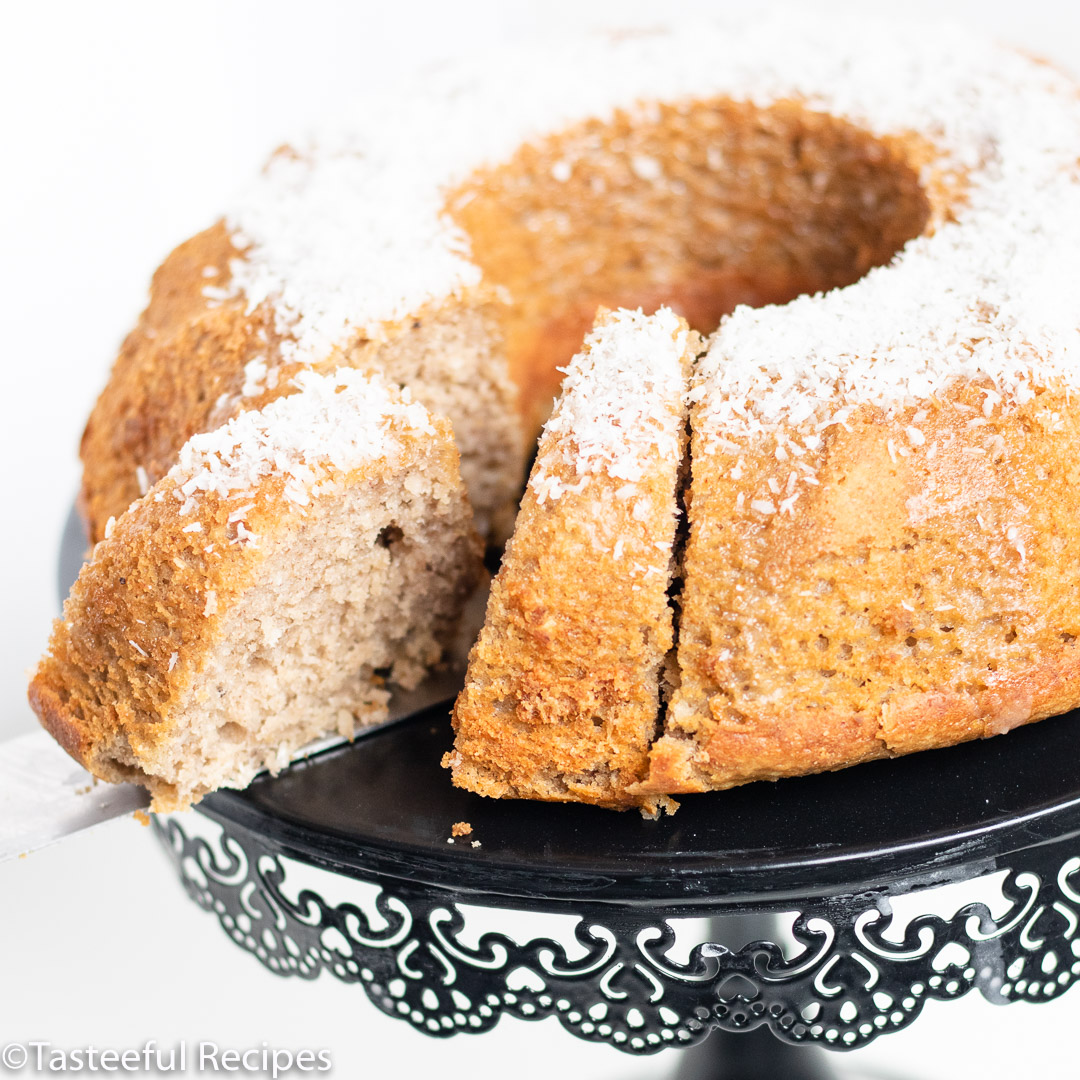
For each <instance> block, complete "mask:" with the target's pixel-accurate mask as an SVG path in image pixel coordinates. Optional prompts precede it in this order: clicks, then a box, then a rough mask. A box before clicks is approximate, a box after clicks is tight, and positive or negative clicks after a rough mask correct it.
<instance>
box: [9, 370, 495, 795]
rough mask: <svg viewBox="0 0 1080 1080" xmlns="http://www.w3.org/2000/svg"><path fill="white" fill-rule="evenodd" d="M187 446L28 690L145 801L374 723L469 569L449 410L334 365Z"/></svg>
mask: <svg viewBox="0 0 1080 1080" xmlns="http://www.w3.org/2000/svg"><path fill="white" fill-rule="evenodd" d="M297 383H298V386H297V389H298V390H299V392H298V393H296V394H293V395H291V396H289V397H285V398H282V399H279V400H277V401H274V402H272V403H271V404H269V405H268V406H267V407H266V408H265V409H263V410H262V411H261V412H247V413H245V414H243V415H242V416H239V417H237V418H235V419H233V420H231V421H230V422H229V423H227V424H226V425H225V426H224V427H222V428H219V429H218V430H217V431H214V432H211V433H209V434H206V435H200V436H197V437H195V438H194V439H192V440H190V441H189V442H188V443H187V444H186V445H185V446H184V448H183V450H182V451H181V454H180V460H179V461H178V462H177V464H176V465H174V466H173V468H172V469H171V470H170V471H169V472H168V473H167V474H166V475H165V477H163V478H162V479H161V480H159V481H158V482H157V483H156V484H155V485H154V486H153V487H152V488H151V489H150V490H149V491H148V492H147V493H146V495H144V496H143V497H142V498H141V499H139V500H138V501H137V502H136V503H135V504H134V505H133V506H131V508H130V509H128V510H127V511H126V512H125V513H124V514H122V515H121V516H120V517H119V518H118V519H116V521H115V522H114V523H111V524H110V525H109V526H108V527H107V528H106V530H105V531H106V537H105V539H103V540H102V541H101V542H100V543H99V544H98V545H97V546H96V547H95V549H94V552H93V556H92V558H91V559H90V561H89V562H88V563H87V564H86V565H85V567H84V568H83V570H82V573H81V574H80V575H79V579H78V581H77V582H76V584H75V586H74V588H73V589H72V592H71V596H70V597H69V599H68V601H67V603H66V604H65V605H64V613H63V616H62V617H61V618H59V619H57V620H56V623H55V626H54V628H53V634H52V640H51V642H50V645H49V652H48V654H47V655H46V656H45V658H44V659H43V660H42V662H41V664H40V665H39V667H38V669H37V672H36V673H35V675H34V678H33V682H32V683H31V685H30V699H31V702H32V704H33V705H34V708H35V710H36V711H37V713H38V715H39V716H40V717H41V720H42V722H43V723H44V725H45V726H46V727H47V728H48V729H49V731H51V732H52V733H53V735H54V736H55V737H56V738H57V740H58V741H59V742H60V743H61V745H62V746H63V747H64V748H65V749H66V750H67V751H68V752H69V753H70V754H71V755H72V756H73V757H75V758H76V759H78V760H79V761H80V762H81V763H82V764H83V765H85V766H86V767H87V768H88V769H90V770H91V771H92V772H93V773H94V774H95V775H97V776H100V777H103V778H104V779H106V780H133V781H137V782H139V783H142V784H144V785H146V786H147V787H148V788H149V789H150V791H151V793H152V795H153V804H152V805H153V808H154V809H155V810H170V809H176V808H177V807H182V806H186V805H188V804H190V803H191V802H192V801H196V800H198V799H199V798H200V797H201V796H202V795H203V794H205V793H206V792H208V791H211V790H213V789H214V788H217V787H222V786H230V787H242V786H244V785H246V784H247V783H248V782H249V781H250V780H251V778H252V777H253V776H254V775H255V773H256V772H257V771H259V770H260V769H263V768H270V769H271V770H272V771H277V770H278V769H279V768H281V767H282V766H283V765H285V764H287V763H288V761H289V758H290V755H291V754H292V753H293V752H294V751H296V750H297V749H299V748H300V747H302V746H304V745H305V744H306V743H309V742H311V741H312V740H314V739H316V738H318V737H319V736H322V735H325V734H328V733H333V732H337V733H340V734H341V735H345V736H351V735H352V733H353V730H354V728H355V727H357V726H360V725H364V724H371V723H376V722H378V721H381V720H383V719H384V718H385V717H386V705H387V700H388V698H389V693H388V688H389V686H390V685H391V684H393V685H397V686H403V687H406V688H408V687H413V686H415V685H416V684H417V683H418V682H419V681H420V679H421V678H422V677H423V675H424V674H425V672H426V671H428V670H429V669H430V668H431V667H432V666H433V665H434V664H435V663H436V662H437V661H438V660H439V659H440V657H441V655H442V652H443V648H444V646H445V645H446V644H447V643H448V642H449V639H450V637H451V635H452V633H453V631H454V629H455V626H456V623H457V620H458V618H459V616H460V613H461V608H462V603H463V601H464V599H465V597H466V596H467V595H468V593H469V592H470V591H471V590H472V589H473V587H474V586H475V584H476V583H477V581H478V579H479V577H480V575H481V573H482V570H483V567H482V561H481V554H482V545H481V543H480V540H479V538H478V537H477V535H476V533H475V532H474V530H473V527H472V515H471V511H470V509H469V505H468V502H467V499H466V497H465V493H464V489H463V487H462V483H461V477H460V473H459V470H458V453H457V449H456V448H455V446H454V443H453V439H452V437H451V433H450V427H449V424H447V422H446V421H445V420H439V419H436V418H433V417H432V416H431V414H430V413H429V412H428V411H427V410H426V409H425V408H424V407H423V406H422V405H420V404H418V403H417V402H415V401H412V400H411V398H410V395H409V393H408V391H398V390H396V389H394V388H388V387H386V386H384V385H382V384H381V383H379V382H376V381H372V380H370V379H368V378H366V377H365V376H363V375H361V374H360V373H359V372H356V371H352V370H349V369H345V370H343V371H341V372H339V373H338V374H337V375H336V376H334V377H332V378H330V377H325V376H319V375H316V374H314V373H313V372H302V373H300V374H299V375H298V376H297Z"/></svg>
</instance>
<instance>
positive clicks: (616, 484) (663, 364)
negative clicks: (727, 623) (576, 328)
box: [446, 308, 700, 805]
mask: <svg viewBox="0 0 1080 1080" xmlns="http://www.w3.org/2000/svg"><path fill="white" fill-rule="evenodd" d="M699 341H700V339H698V337H697V335H696V334H693V333H691V332H690V331H689V329H688V328H687V325H686V323H685V322H684V321H683V320H682V319H680V318H678V317H677V316H676V315H674V314H673V313H672V312H671V311H670V310H669V309H667V308H661V310H660V311H659V312H658V313H657V314H656V315H654V316H652V317H651V318H650V317H647V316H644V315H642V314H641V312H640V311H638V312H630V311H620V312H616V313H602V314H601V315H600V317H599V319H598V321H597V326H596V328H595V329H594V331H593V332H592V334H590V335H589V337H588V338H587V339H586V341H585V347H584V351H583V352H581V353H580V354H579V355H577V356H575V357H574V359H573V361H572V362H571V363H570V365H569V367H568V368H567V372H566V380H565V382H564V383H563V390H562V396H561V397H560V398H559V402H558V404H557V405H556V407H555V412H554V413H553V414H552V417H551V419H550V420H549V421H548V423H547V425H546V427H545V428H544V434H543V436H542V438H541V439H540V447H539V450H538V452H537V455H536V461H535V463H534V465H533V469H532V475H531V477H530V479H529V484H528V487H527V489H526V492H525V498H524V500H523V501H522V504H521V511H520V513H519V514H518V518H517V524H516V526H515V529H514V536H513V539H512V540H511V541H510V543H509V544H508V545H507V548H506V552H505V554H504V555H503V560H502V566H501V567H500V569H499V573H498V575H497V576H496V578H495V581H494V583H493V585H492V588H491V595H490V597H489V599H488V610H487V621H486V623H485V625H484V629H483V632H482V633H481V635H480V639H479V641H478V642H477V643H476V645H475V646H474V647H473V650H472V653H471V655H470V657H469V672H468V680H467V683H466V687H465V690H464V691H463V692H462V694H461V696H460V697H459V698H458V701H457V705H456V706H455V709H454V728H455V730H456V732H457V739H456V744H455V746H456V749H455V751H454V752H453V753H452V754H450V755H448V756H447V759H446V763H447V764H449V765H451V766H452V768H453V775H454V779H455V782H456V783H458V784H459V785H461V786H463V787H468V788H470V789H472V790H473V791H478V792H480V793H482V794H484V795H493V796H496V797H498V796H514V797H519V798H537V799H560V800H561V799H574V800H578V801H581V802H597V803H602V804H606V805H612V804H618V803H619V802H620V801H622V802H628V803H631V804H632V803H635V802H639V801H640V800H639V799H636V798H631V797H629V796H627V794H626V792H627V788H628V787H630V786H631V785H632V784H634V783H637V782H640V781H642V780H644V779H645V777H646V774H647V771H648V752H649V746H650V745H651V744H652V742H653V739H654V738H655V736H656V723H657V717H658V716H659V715H660V683H661V679H662V668H663V664H664V660H665V658H666V656H667V653H668V650H669V649H670V648H671V646H672V643H673V636H672V609H671V602H670V600H669V597H668V592H669V589H670V588H671V583H672V577H673V573H674V569H675V538H676V527H677V522H678V516H679V506H678V503H677V498H676V490H677V484H678V474H679V470H680V468H681V467H682V462H683V458H684V454H685V449H686V384H687V378H688V376H689V373H690V362H691V357H692V349H693V348H694V347H695V345H696V344H697V343H698V342H699ZM661 794H662V793H661ZM654 801H655V800H654Z"/></svg>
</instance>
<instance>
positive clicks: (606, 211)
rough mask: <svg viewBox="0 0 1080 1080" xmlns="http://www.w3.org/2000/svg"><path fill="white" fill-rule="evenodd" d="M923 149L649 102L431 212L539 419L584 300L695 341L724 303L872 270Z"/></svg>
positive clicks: (795, 121) (901, 224) (891, 244)
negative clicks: (483, 301) (450, 225)
mask: <svg viewBox="0 0 1080 1080" xmlns="http://www.w3.org/2000/svg"><path fill="white" fill-rule="evenodd" d="M926 149H927V148H926V147H924V146H918V147H916V146H914V145H912V144H909V143H903V142H901V140H886V139H880V138H877V137H875V136H874V135H871V134H870V133H868V132H866V131H864V130H862V129H861V128H859V127H856V126H855V125H853V124H850V123H848V122H847V121H844V120H840V119H837V118H836V117H832V116H829V115H827V114H824V113H819V112H814V111H812V110H810V109H808V108H807V107H806V106H804V105H802V104H800V103H797V102H790V101H789V102H779V103H777V104H775V105H772V106H768V107H762V106H756V105H751V104H748V103H745V102H736V101H732V100H730V99H728V98H716V99H711V100H702V101H696V102H684V103H680V104H677V105H656V106H654V107H650V108H647V109H646V108H641V109H638V110H636V111H635V112H634V113H633V114H631V113H628V112H618V113H616V115H615V117H614V119H612V120H589V121H586V122H585V123H582V124H579V125H577V126H575V127H573V128H570V129H569V130H567V131H564V132H562V133H560V134H557V135H554V136H550V137H548V138H546V139H544V140H542V141H540V142H537V143H530V144H527V145H525V146H523V147H522V148H521V149H520V150H519V151H518V152H517V153H516V154H515V155H514V157H513V158H512V159H511V160H510V161H509V162H506V163H505V164H503V165H501V166H498V167H493V168H489V169H485V170H482V171H480V172H478V173H476V174H474V175H473V176H472V177H471V178H470V179H469V180H468V181H467V182H466V183H465V184H464V185H463V186H462V187H461V188H460V189H458V191H456V192H454V193H452V194H451V196H450V198H449V200H448V210H449V212H450V214H451V216H452V217H454V219H455V220H456V221H457V223H458V224H459V225H460V226H461V227H462V228H463V229H464V231H465V232H466V233H467V234H468V236H469V239H470V241H471V248H472V258H473V259H474V260H475V261H476V262H477V263H478V264H479V265H480V267H481V268H482V269H483V271H484V274H485V276H486V278H487V280H489V281H491V282H494V283H496V284H498V285H502V286H505V289H506V295H507V296H508V297H509V302H508V303H507V306H506V309H505V312H504V313H503V318H504V327H505V333H506V341H507V351H508V354H509V358H510V364H511V369H512V371H513V372H514V373H515V375H516V376H517V379H518V382H519V384H520V385H522V386H523V388H524V391H525V392H524V395H523V399H524V401H525V404H526V409H527V411H529V410H531V412H532V413H533V415H530V416H529V419H530V420H532V421H535V422H536V423H537V424H539V423H540V422H542V421H543V420H544V419H545V415H546V410H547V408H548V407H550V402H551V400H552V398H553V397H554V395H555V394H556V392H557V390H558V385H559V380H560V373H559V371H558V370H557V368H558V367H559V366H561V365H565V363H566V362H567V361H568V360H569V359H570V357H571V356H573V354H574V353H575V352H577V351H578V350H579V349H580V347H581V342H582V339H583V337H584V335H585V333H586V332H587V331H588V329H589V327H590V326H591V324H592V321H593V318H594V316H595V314H596V309H597V307H598V306H600V305H604V306H606V307H612V308H614V307H631V308H636V307H641V308H643V309H644V310H645V311H646V312H651V311H655V309H656V308H657V307H659V306H660V305H662V304H667V305H669V306H671V307H672V308H674V309H675V310H676V311H678V312H679V313H680V314H681V315H683V316H684V317H685V318H686V319H687V321H688V322H689V323H690V324H691V326H693V327H694V328H695V329H697V330H700V331H701V332H703V333H709V332H711V331H712V330H714V329H715V328H716V326H717V325H718V323H719V321H720V318H721V317H722V316H723V315H724V314H726V313H728V312H730V311H732V310H733V309H734V308H735V307H736V306H737V305H739V304H750V305H753V306H760V305H763V304H770V303H786V302H787V301H789V300H792V299H794V298H795V297H796V296H799V295H801V294H803V293H815V292H819V291H824V290H827V289H832V288H836V287H838V286H842V285H849V284H851V283H852V282H854V281H857V280H858V279H859V278H860V277H862V276H863V275H864V274H865V273H866V272H867V271H868V270H870V269H871V268H872V267H874V266H879V265H882V264H884V263H887V262H888V261H889V260H890V259H891V258H892V257H893V255H894V254H895V253H896V252H897V251H899V249H900V248H901V247H903V245H904V244H905V243H906V242H907V241H908V240H909V239H911V238H912V237H915V236H918V235H919V234H920V233H922V232H923V230H924V229H925V228H926V225H927V222H928V220H929V216H930V206H929V202H928V200H927V198H926V195H925V193H924V192H923V190H922V188H921V187H920V185H919V180H918V176H917V174H916V171H915V166H914V165H913V164H912V163H911V162H912V160H913V159H914V158H916V157H918V156H919V155H920V154H921V155H922V156H923V157H925V154H926ZM530 403H531V404H530Z"/></svg>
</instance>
